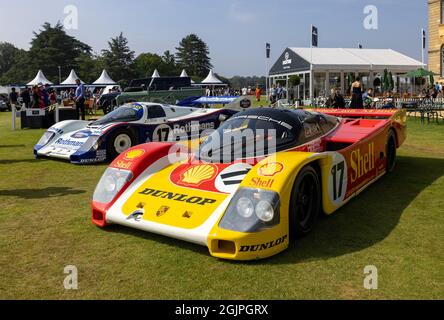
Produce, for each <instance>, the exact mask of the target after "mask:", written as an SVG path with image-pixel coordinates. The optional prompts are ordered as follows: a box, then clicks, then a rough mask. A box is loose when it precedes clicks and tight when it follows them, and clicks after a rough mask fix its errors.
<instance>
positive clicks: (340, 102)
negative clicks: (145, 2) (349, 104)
mask: <svg viewBox="0 0 444 320" xmlns="http://www.w3.org/2000/svg"><path fill="white" fill-rule="evenodd" d="M333 107H334V108H337V109H344V108H345V99H344V97H343V96H342V94H341V92H340V91H339V90H337V91H336V93H335V97H334V104H333Z"/></svg>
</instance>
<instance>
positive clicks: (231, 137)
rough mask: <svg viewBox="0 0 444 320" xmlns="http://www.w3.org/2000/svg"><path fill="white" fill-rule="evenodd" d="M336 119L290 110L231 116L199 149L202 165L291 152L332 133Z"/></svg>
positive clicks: (257, 111)
mask: <svg viewBox="0 0 444 320" xmlns="http://www.w3.org/2000/svg"><path fill="white" fill-rule="evenodd" d="M338 124H339V120H338V118H336V117H332V116H328V115H324V114H320V113H314V112H308V111H305V110H290V109H270V108H262V109H252V110H249V111H246V112H244V113H241V114H238V115H235V116H233V117H232V118H231V119H229V120H228V121H227V122H225V123H224V124H223V125H222V126H221V127H220V128H219V129H218V130H216V131H215V132H214V133H213V134H212V135H210V136H209V137H208V139H207V140H206V141H205V142H204V143H203V144H202V145H201V146H200V149H199V151H198V154H197V157H198V158H199V159H201V160H203V161H208V162H221V163H229V162H233V161H236V160H240V159H247V158H257V157H262V156H267V155H270V154H273V153H276V152H279V151H284V150H288V149H292V148H295V147H297V146H301V145H304V144H306V143H308V142H310V141H313V140H315V139H317V138H319V137H321V136H323V135H325V134H327V133H328V132H330V131H332V130H333V129H334V128H336V126H337V125H338Z"/></svg>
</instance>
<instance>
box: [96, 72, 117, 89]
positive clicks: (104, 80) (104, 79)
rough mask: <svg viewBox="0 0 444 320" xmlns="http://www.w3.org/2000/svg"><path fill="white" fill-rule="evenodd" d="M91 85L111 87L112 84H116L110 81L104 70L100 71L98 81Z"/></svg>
mask: <svg viewBox="0 0 444 320" xmlns="http://www.w3.org/2000/svg"><path fill="white" fill-rule="evenodd" d="M93 84H97V85H113V84H116V82H115V81H114V80H113V79H111V77H110V76H109V74H108V72H106V70H105V69H104V70H103V71H102V74H101V75H100V77H99V79H97V80H96V81H94V83H93Z"/></svg>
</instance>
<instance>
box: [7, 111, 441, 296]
mask: <svg viewBox="0 0 444 320" xmlns="http://www.w3.org/2000/svg"><path fill="white" fill-rule="evenodd" d="M42 133H43V130H18V131H16V132H12V131H11V130H10V114H9V113H0V252H1V254H0V299H17V298H24V299H41V298H49V299H79V298H80V299H93V298H99V299H109V298H111V299H140V298H143V299H409V298H413V299H417V298H418V299H425V298H430V299H443V298H444V291H443V288H444V250H443V248H444V214H443V213H444V125H443V124H439V125H438V124H431V125H421V124H420V123H419V120H417V119H409V138H408V140H407V142H406V144H405V145H404V147H403V148H402V149H401V150H400V151H399V154H398V165H397V168H396V171H395V172H394V173H393V174H392V175H391V176H388V177H384V178H383V179H381V180H379V182H377V183H375V184H374V185H373V186H371V187H370V188H369V189H367V190H366V191H365V192H364V193H363V194H361V195H360V196H359V198H357V199H355V200H353V201H351V202H350V203H349V204H348V205H346V206H345V207H344V208H343V209H341V210H340V211H339V212H337V213H336V214H334V215H333V216H330V217H326V218H323V219H321V220H320V222H319V224H318V226H317V228H316V230H315V232H314V233H312V234H311V235H310V236H308V237H307V238H305V239H303V240H300V241H299V242H297V243H295V244H293V245H292V247H291V248H290V249H289V250H287V251H286V252H284V253H282V254H280V255H278V256H276V257H274V258H271V259H268V260H263V261H255V262H248V263H240V262H229V261H222V260H218V259H215V258H212V257H210V255H209V254H208V252H207V249H206V248H204V247H200V246H196V245H193V244H188V243H186V242H181V241H177V240H174V239H170V238H165V237H162V236H157V235H153V234H149V233H144V232H139V231H135V230H131V229H127V228H124V227H119V226H113V227H110V228H109V229H106V230H101V229H98V228H96V227H95V226H93V225H92V223H91V222H90V209H89V206H90V199H91V197H92V193H93V190H94V188H95V186H96V183H97V182H98V180H99V178H100V176H101V175H102V173H103V171H104V170H105V168H106V165H98V166H75V165H71V164H69V163H65V162H60V161H51V160H35V159H34V158H33V154H32V149H33V146H34V144H35V143H36V142H37V141H38V139H39V138H40V136H41V134H42ZM67 265H75V266H77V268H78V270H79V290H77V291H75V290H74V291H67V290H65V289H64V287H63V280H64V277H65V276H66V275H65V274H64V273H63V270H64V267H65V266H67ZM367 265H375V266H376V267H377V268H378V271H379V289H378V290H372V291H369V290H366V289H364V287H363V280H364V273H363V272H364V267H365V266H367Z"/></svg>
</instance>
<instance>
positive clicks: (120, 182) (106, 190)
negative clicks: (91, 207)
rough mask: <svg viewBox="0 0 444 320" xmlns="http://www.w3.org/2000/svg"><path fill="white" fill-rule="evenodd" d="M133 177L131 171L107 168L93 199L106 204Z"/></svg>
mask: <svg viewBox="0 0 444 320" xmlns="http://www.w3.org/2000/svg"><path fill="white" fill-rule="evenodd" d="M132 177H133V174H132V173H131V171H127V170H120V169H116V168H108V169H106V171H105V173H104V174H103V176H102V178H101V179H100V181H99V184H98V185H97V187H96V191H94V196H93V200H94V201H96V202H100V203H105V204H106V203H110V202H111V201H112V200H113V199H114V197H115V196H116V195H117V194H118V193H119V192H120V190H122V188H123V187H124V186H125V184H126V183H127V182H128V181H130V180H131V178H132Z"/></svg>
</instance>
